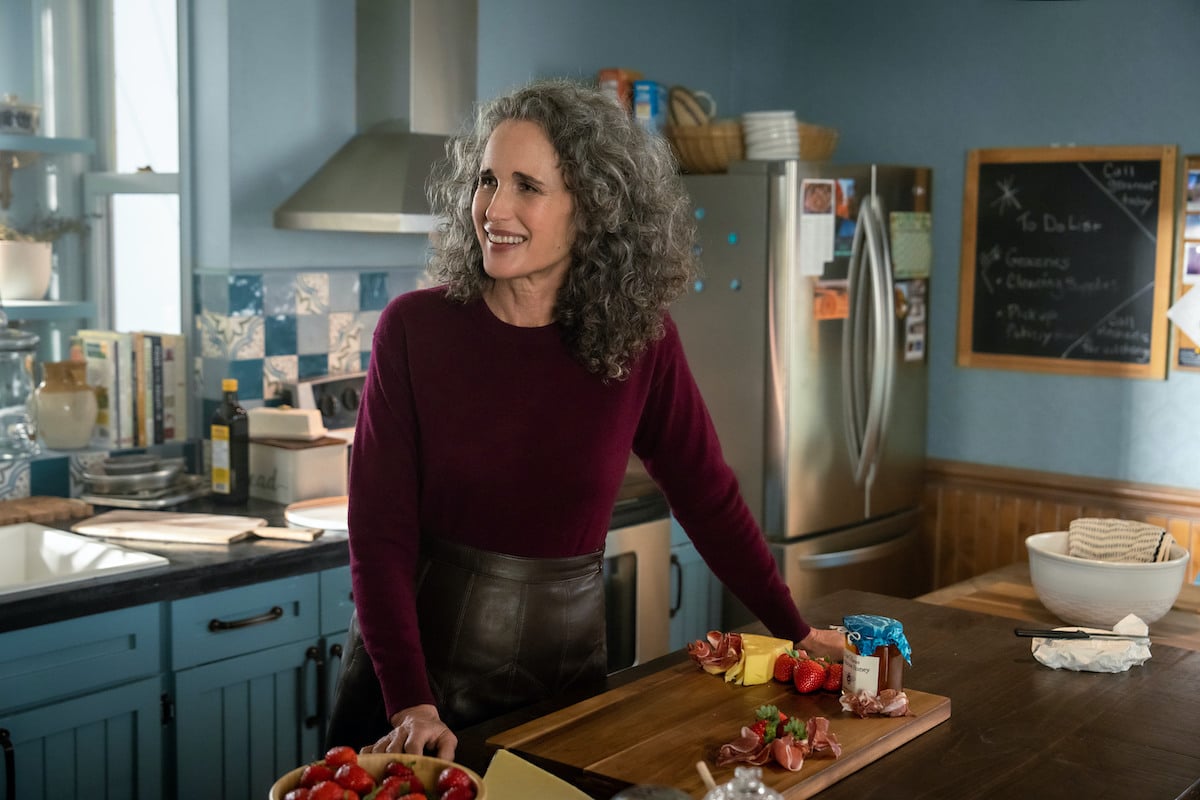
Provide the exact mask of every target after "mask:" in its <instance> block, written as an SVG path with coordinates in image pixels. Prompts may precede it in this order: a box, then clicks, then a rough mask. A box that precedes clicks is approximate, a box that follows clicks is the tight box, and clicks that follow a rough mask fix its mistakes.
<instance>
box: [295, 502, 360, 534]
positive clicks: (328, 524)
mask: <svg viewBox="0 0 1200 800" xmlns="http://www.w3.org/2000/svg"><path fill="white" fill-rule="evenodd" d="M349 500H350V498H349V497H347V496H346V495H342V496H340V497H318V498H317V499H315V500H302V501H300V502H298V503H292V504H291V505H290V506H288V507H287V508H285V509H283V518H284V519H286V520H287V521H288V522H289V523H291V524H292V525H298V526H300V527H302V528H320V529H321V530H323V531H325V532H326V533H336V532H337V531H346V530H349V528H350V523H349V522H348V521H347V519H346V517H347V514H348V512H349V508H350V503H349Z"/></svg>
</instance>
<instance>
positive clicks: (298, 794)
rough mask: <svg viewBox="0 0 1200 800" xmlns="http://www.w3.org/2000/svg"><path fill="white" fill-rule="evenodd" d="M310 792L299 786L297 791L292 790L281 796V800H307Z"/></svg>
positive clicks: (306, 788)
mask: <svg viewBox="0 0 1200 800" xmlns="http://www.w3.org/2000/svg"><path fill="white" fill-rule="evenodd" d="M309 794H310V792H309V790H308V787H306V786H301V787H300V788H299V789H292V790H291V791H290V792H288V793H287V794H285V795H284V796H283V800H308V796H309Z"/></svg>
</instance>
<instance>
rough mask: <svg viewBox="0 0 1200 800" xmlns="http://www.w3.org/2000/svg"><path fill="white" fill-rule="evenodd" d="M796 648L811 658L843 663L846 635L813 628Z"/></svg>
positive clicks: (830, 630) (831, 630)
mask: <svg viewBox="0 0 1200 800" xmlns="http://www.w3.org/2000/svg"><path fill="white" fill-rule="evenodd" d="M796 646H797V647H799V648H801V649H802V650H804V651H805V652H806V653H808V654H809V655H810V656H816V657H818V658H825V659H828V660H829V661H841V660H842V657H843V654H844V653H845V651H846V634H844V633H842V632H841V631H836V630H833V629H829V628H827V629H825V630H821V629H818V628H813V629H812V630H811V631H809V633H808V636H805V637H804V638H803V639H801V640H800V641H799V642H797V643H796Z"/></svg>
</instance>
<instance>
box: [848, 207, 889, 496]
mask: <svg viewBox="0 0 1200 800" xmlns="http://www.w3.org/2000/svg"><path fill="white" fill-rule="evenodd" d="M861 216H862V225H863V228H864V233H865V241H866V245H867V246H866V261H867V264H868V269H869V271H870V276H871V295H870V296H871V323H872V324H871V332H870V340H869V345H868V346H869V347H870V350H871V360H870V372H871V374H870V378H869V400H868V404H867V421H866V425H865V426H864V430H863V439H862V457H861V458H862V460H861V462H860V463H859V465H858V470H857V473H856V475H855V480H857V481H858V482H859V483H863V484H865V485H866V490H867V491H866V508H865V509H864V513H865V514H866V515H867V516H870V514H871V486H872V484H874V482H875V467H876V466H877V464H878V459H879V453H880V450H881V446H882V440H883V423H884V419H885V416H886V413H887V409H888V405H889V401H890V395H891V381H892V358H891V355H892V346H891V342H892V341H893V334H892V318H893V315H894V313H895V310H894V308H893V307H892V293H891V285H890V282H889V281H888V280H887V273H888V272H890V270H888V269H887V262H886V260H885V257H884V249H883V248H884V247H885V246H886V244H885V242H884V241H883V240H884V236H883V230H882V228H881V227H880V222H879V216H878V215H877V214H876V212H875V204H874V202H873V200H872V199H870V198H869V199H868V201H864V203H863V213H862V215H861Z"/></svg>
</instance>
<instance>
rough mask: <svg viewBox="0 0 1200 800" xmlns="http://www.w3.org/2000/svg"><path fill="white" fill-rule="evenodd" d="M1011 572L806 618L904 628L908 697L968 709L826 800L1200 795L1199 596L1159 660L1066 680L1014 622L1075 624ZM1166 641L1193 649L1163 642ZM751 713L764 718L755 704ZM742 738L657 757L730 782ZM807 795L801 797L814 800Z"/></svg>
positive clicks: (622, 740)
mask: <svg viewBox="0 0 1200 800" xmlns="http://www.w3.org/2000/svg"><path fill="white" fill-rule="evenodd" d="M997 573H998V574H996V575H989V576H982V577H980V578H975V579H972V580H971V581H969V582H966V584H964V585H961V586H956V587H949V588H947V589H944V590H941V591H939V592H935V593H932V594H930V595H926V596H924V597H923V598H921V599H920V600H906V599H901V598H895V597H887V596H883V595H877V594H872V593H869V592H860V591H841V592H835V593H833V594H830V595H827V596H825V597H823V598H820V599H819V600H816V601H813V602H812V603H811V604H809V606H808V607H806V608H805V609H804V611H805V615H806V617H807V618H808V619H809V621H810V622H812V623H813V624H815V625H829V624H837V623H839V622H840V621H841V618H842V616H843V615H846V614H860V613H872V614H883V615H886V616H890V617H894V618H895V619H898V620H900V621H901V622H903V623H904V628H905V632H906V635H907V636H908V639H909V641H910V643H911V644H912V649H913V663H912V666H911V667H908V668H906V671H905V681H904V683H905V686H906V688H910V689H915V690H918V691H920V692H926V693H930V694H936V695H942V696H945V697H947V698H949V699H950V701H951V703H952V706H953V710H952V713H951V715H950V717H949V719H947V720H946V721H944V722H941V723H940V724H936V725H934V726H933V727H931V728H930V729H929V730H927V731H925V732H924V733H921V734H920V735H919V736H917V737H916V738H915V739H913V740H912V741H910V742H908V743H906V744H903V745H901V746H900V747H899V748H898V749H895V750H893V751H891V752H885V753H883V754H881V755H880V756H879V757H878V758H877V759H876V760H874V761H873V762H871V763H868V764H866V765H865V766H863V767H862V768H861V769H858V770H856V771H854V772H852V773H851V774H849V775H848V776H846V777H844V778H841V779H840V780H838V781H837V782H835V783H833V784H832V785H829V786H828V787H827V788H826V787H822V789H821V791H820V792H819V795H818V796H819V797H820V798H830V800H865V799H867V798H879V799H880V800H885V799H886V800H896V799H897V798H906V799H907V798H947V799H949V798H955V799H956V800H957V799H959V798H998V797H1020V798H1044V797H1046V798H1053V797H1063V798H1083V797H1086V798H1113V799H1114V800H1116V799H1117V798H1121V799H1122V800H1124V799H1125V798H1130V799H1133V798H1137V799H1138V800H1142V799H1143V798H1145V799H1147V800H1155V799H1156V798H1200V746H1198V745H1197V742H1200V688H1198V687H1200V646H1196V645H1197V641H1196V639H1195V638H1194V637H1195V634H1196V628H1197V627H1198V625H1197V619H1196V610H1197V608H1198V607H1200V606H1197V605H1196V604H1197V603H1198V602H1200V587H1186V588H1185V592H1184V593H1183V594H1182V595H1181V598H1180V603H1178V604H1177V605H1176V608H1175V610H1174V611H1173V612H1172V616H1173V617H1177V620H1176V621H1175V622H1171V623H1170V624H1167V621H1166V620H1164V623H1163V624H1162V625H1160V624H1157V623H1156V624H1155V625H1153V626H1151V636H1152V637H1153V638H1154V644H1153V645H1152V658H1151V659H1150V660H1149V661H1148V662H1147V663H1146V664H1144V665H1142V666H1140V667H1134V668H1133V669H1131V670H1129V671H1127V672H1123V673H1117V674H1100V673H1083V672H1070V671H1066V670H1053V669H1050V668H1048V667H1045V666H1043V665H1042V664H1040V663H1038V662H1037V661H1036V660H1034V658H1033V656H1032V654H1031V651H1030V640H1028V639H1020V638H1017V637H1016V636H1014V635H1013V627H1014V619H1019V620H1025V621H1026V622H1028V621H1035V622H1041V623H1045V624H1046V625H1047V626H1052V625H1054V624H1061V623H1057V620H1055V619H1054V618H1053V617H1046V616H1044V615H1045V614H1046V612H1045V611H1044V610H1040V611H1039V609H1040V604H1038V603H1037V601H1036V597H1034V599H1033V601H1032V602H1033V604H1036V607H1034V606H1033V605H1031V604H1030V601H1029V597H1030V593H1031V592H1032V589H1031V588H1028V578H1027V572H1026V573H1025V576H1024V577H1023V576H1022V572H1021V565H1015V566H1014V567H1012V568H1004V569H1003V570H998V571H997ZM1006 594H1008V595H1011V597H1010V599H1009V600H1008V601H1004V597H1005V595H1006ZM939 603H942V604H944V605H939ZM981 608H982V609H983V610H980V609H981ZM1005 615H1006V616H1005ZM1176 623H1177V624H1176ZM1177 627H1178V629H1179V630H1178V631H1177V630H1176V628H1177ZM1188 629H1191V634H1188V633H1187V631H1188ZM1167 636H1169V637H1170V639H1171V641H1172V643H1173V644H1176V645H1180V646H1172V645H1171V644H1165V643H1163V641H1162V638H1163V637H1167ZM1190 637H1192V638H1190ZM1189 647H1190V648H1191V649H1188V648H1189ZM686 661H687V656H686V654H684V653H683V652H676V653H673V654H671V655H668V656H664V657H663V658H661V659H657V660H656V661H654V662H651V663H649V664H644V665H640V666H638V667H634V668H632V669H630V670H626V671H624V672H621V673H617V674H616V675H614V676H610V678H609V679H608V682H607V683H606V685H605V686H603V687H597V692H602V691H608V690H612V689H614V688H617V687H619V686H624V685H628V684H630V683H633V682H635V681H638V680H639V679H643V678H645V677H646V676H649V675H654V674H656V673H661V672H662V671H663V670H665V669H669V668H671V667H676V668H677V667H678V665H679V664H681V663H684V662H686ZM713 680H720V678H719V677H713ZM797 697H798V696H797ZM582 699H584V698H583V697H581V696H576V697H571V698H560V699H559V700H558V701H557V702H552V703H545V704H542V705H540V706H538V707H536V708H534V709H526V710H522V711H520V712H515V713H513V714H510V715H507V716H506V717H504V718H501V719H499V720H493V721H491V722H489V723H486V724H484V725H480V726H478V727H476V728H475V729H470V730H467V731H464V732H463V733H462V735H461V742H460V749H459V758H460V759H461V760H463V761H464V762H466V763H468V764H469V765H471V766H473V767H475V768H477V769H479V770H480V771H482V770H484V769H486V767H487V763H488V761H489V759H490V756H491V753H492V751H493V749H494V748H493V747H491V746H489V745H488V744H487V740H488V739H489V738H495V737H500V738H503V737H504V734H505V732H506V731H510V730H511V729H512V728H514V727H517V726H520V725H522V724H525V723H528V722H530V721H531V720H534V719H537V718H539V717H541V716H543V715H547V714H550V713H551V712H554V711H556V710H558V709H561V708H563V707H565V706H569V705H572V704H574V703H576V702H578V701H580V700H582ZM747 699H748V700H749V697H748V698H747ZM751 702H752V701H751ZM785 710H786V709H785ZM747 712H748V713H750V714H752V713H753V708H752V707H748V708H747ZM705 717H706V714H705V709H704V708H696V709H695V710H694V719H695V724H696V725H703V724H704V720H705ZM830 720H831V727H832V730H833V731H834V732H835V733H836V732H837V729H838V718H837V715H836V714H833V715H830ZM737 733H738V732H737V730H714V731H712V736H711V742H709V743H708V745H707V752H699V753H697V752H683V751H682V749H672V748H670V747H665V746H663V745H661V744H656V745H654V746H656V747H662V752H661V753H655V754H654V757H655V758H661V759H682V760H685V761H686V762H687V763H694V762H695V761H697V760H699V759H700V758H704V759H705V760H706V761H707V763H708V764H709V766H710V768H712V769H713V772H714V776H715V777H716V779H717V781H718V782H725V781H727V780H729V778H730V777H731V776H732V768H731V767H723V768H716V767H715V757H714V756H715V749H716V746H718V745H719V744H720V743H722V742H725V741H728V740H730V739H733V738H735V737H736V735H737ZM670 739H671V737H669V736H667V737H659V739H658V740H656V741H659V740H665V741H668V742H669V741H670ZM637 746H638V742H637V741H636V740H635V739H634V737H631V736H630V735H629V732H628V731H627V730H622V729H620V726H617V725H614V729H613V730H612V731H611V733H610V734H608V735H606V736H603V737H597V740H596V741H594V753H593V754H592V756H591V758H593V759H594V760H595V761H597V762H598V761H600V760H605V761H606V762H607V763H610V764H611V763H612V762H613V759H612V758H611V756H612V755H613V754H615V753H619V752H621V751H622V750H624V749H627V748H628V749H629V750H630V752H631V754H632V753H633V752H638V751H637ZM514 749H515V751H516V752H517V753H518V754H519V755H521V756H522V757H524V758H526V759H527V760H530V761H532V762H534V763H536V764H538V765H539V766H542V767H543V768H545V769H547V770H549V771H551V772H554V773H556V774H558V775H559V776H560V777H563V778H564V779H566V780H568V781H569V782H571V783H573V784H575V785H577V786H580V787H581V788H583V789H584V790H585V791H587V792H588V793H589V794H590V795H591V796H593V797H597V798H609V797H611V796H612V795H613V794H614V793H615V792H616V791H618V790H619V789H620V788H622V787H623V786H625V785H626V784H627V782H626V781H622V780H621V779H620V778H619V776H614V775H611V774H596V773H595V772H593V771H590V770H589V769H587V768H586V764H585V765H582V766H581V765H580V764H578V763H574V764H572V763H559V762H557V761H554V760H549V759H545V758H541V757H539V756H538V754H537V753H536V752H525V751H522V750H521V749H520V748H519V747H518V748H514ZM641 755H644V754H643V753H639V757H640V756H641ZM605 756H607V757H608V758H604V757H605ZM617 760H618V761H619V759H617ZM589 763H590V762H589ZM771 769H777V768H768V770H767V772H766V779H767V782H768V783H770V777H771V773H770V770H771ZM681 788H683V789H684V790H685V791H687V792H689V793H690V794H691V795H692V796H693V797H695V798H699V797H701V796H702V795H703V789H702V787H700V786H699V784H698V782H697V784H696V785H694V786H693V785H688V786H682V787H681ZM799 789H800V787H796V791H794V792H793V791H789V792H788V793H787V794H786V796H787V797H789V798H790V797H805V796H809V795H808V794H806V793H804V792H802V791H799Z"/></svg>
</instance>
